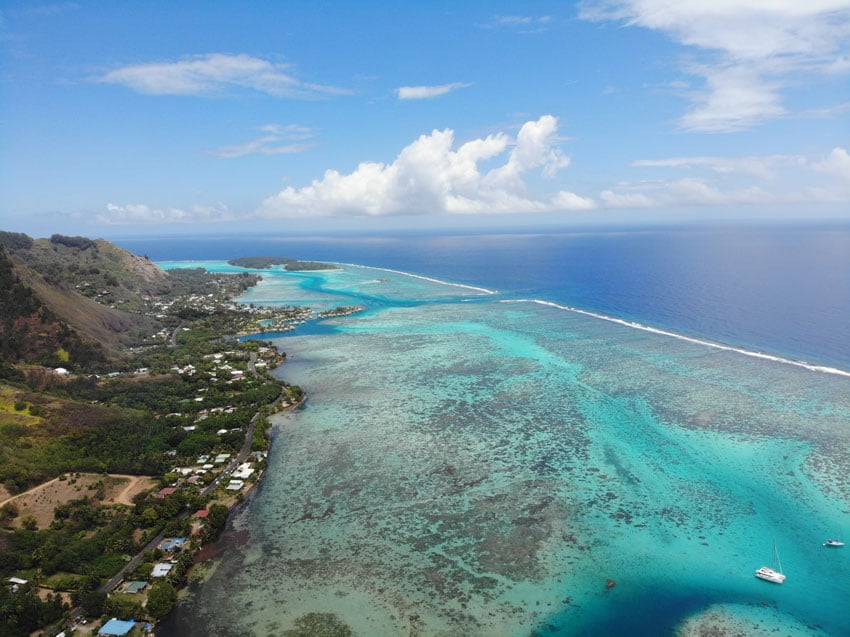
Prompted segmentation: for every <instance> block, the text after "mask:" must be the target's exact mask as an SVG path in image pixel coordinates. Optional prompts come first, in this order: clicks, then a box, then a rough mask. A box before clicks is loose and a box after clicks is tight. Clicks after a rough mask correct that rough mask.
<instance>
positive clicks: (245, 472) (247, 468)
mask: <svg viewBox="0 0 850 637" xmlns="http://www.w3.org/2000/svg"><path fill="white" fill-rule="evenodd" d="M252 473H254V467H253V466H251V464H250V463H248V462H243V463H242V464H240V465H239V467H238V468H237V469H236V471H234V472H233V477H234V478H237V479H239V480H245V479H247V478H250V477H251V474H252Z"/></svg>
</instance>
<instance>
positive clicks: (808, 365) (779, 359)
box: [499, 299, 850, 378]
mask: <svg viewBox="0 0 850 637" xmlns="http://www.w3.org/2000/svg"><path fill="white" fill-rule="evenodd" d="M499 302H500V303H537V304H538V305H547V306H549V307H554V308H557V309H559V310H565V311H567V312H575V313H576V314H583V315H584V316H590V317H592V318H596V319H601V320H603V321H608V322H609V323H616V324H617V325H624V326H626V327H631V328H634V329H636V330H643V331H644V332H651V333H652V334H659V335H661V336H669V337H671V338H677V339H679V340H680V341H687V342H688V343H694V344H696V345H702V346H704V347H713V348H714V349H720V350H724V351H727V352H736V353H738V354H743V355H744V356H752V357H753V358H761V359H763V360H768V361H773V362H775V363H784V364H785V365H794V366H795V367H802V368H803V369H808V370H809V371H812V372H822V373H824V374H834V375H836V376H845V377H847V378H850V372H847V371H845V370H843V369H838V368H836V367H827V366H825V365H813V364H811V363H807V362H805V361H796V360H793V359H791V358H783V357H782V356H774V355H773V354H765V353H763V352H753V351H751V350H748V349H741V348H739V347H732V346H731V345H723V344H722V343H715V342H713V341H706V340H704V339H701V338H694V337H692V336H685V335H684V334H677V333H676V332H668V331H667V330H662V329H658V328H657V327H650V326H649V325H643V324H641V323H635V322H634V321H627V320H625V319H619V318H615V317H613V316H606V315H605V314H598V313H596V312H590V311H588V310H581V309H579V308H577V307H570V306H569V305H559V304H557V303H553V302H552V301H543V300H541V299H516V300H507V299H506V300H503V301H499Z"/></svg>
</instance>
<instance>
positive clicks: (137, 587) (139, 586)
mask: <svg viewBox="0 0 850 637" xmlns="http://www.w3.org/2000/svg"><path fill="white" fill-rule="evenodd" d="M147 586H148V583H147V582H141V581H133V582H127V585H126V586H125V587H124V592H125V593H127V594H129V595H134V594H135V593H141V592H142V591H143V590H145V589H146V588H147Z"/></svg>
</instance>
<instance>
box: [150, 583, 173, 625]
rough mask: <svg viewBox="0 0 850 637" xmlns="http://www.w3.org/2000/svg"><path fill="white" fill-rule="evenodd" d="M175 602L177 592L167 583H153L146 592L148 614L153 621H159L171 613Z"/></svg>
mask: <svg viewBox="0 0 850 637" xmlns="http://www.w3.org/2000/svg"><path fill="white" fill-rule="evenodd" d="M176 602H177V591H175V590H174V587H173V586H172V585H171V584H169V583H168V582H155V583H154V585H153V586H151V588H150V590H149V591H148V603H147V609H148V613H149V614H150V615H151V617H153V618H154V619H161V618H162V617H165V616H166V615H168V613H170V612H171V609H172V608H174V604H175V603H176Z"/></svg>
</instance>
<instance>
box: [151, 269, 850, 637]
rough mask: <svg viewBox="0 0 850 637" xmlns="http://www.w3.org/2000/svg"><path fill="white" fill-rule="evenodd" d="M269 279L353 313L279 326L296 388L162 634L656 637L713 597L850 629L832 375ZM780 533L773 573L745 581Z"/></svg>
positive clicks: (361, 284) (406, 296) (631, 334)
mask: <svg viewBox="0 0 850 637" xmlns="http://www.w3.org/2000/svg"><path fill="white" fill-rule="evenodd" d="M204 267H207V268H208V269H214V268H215V267H216V266H215V263H214V262H206V263H204ZM264 277H265V280H264V282H263V283H262V284H261V285H260V286H258V287H257V288H255V289H253V290H251V291H249V293H248V294H246V296H245V297H244V298H243V301H245V302H261V303H280V304H296V303H307V304H310V305H311V306H316V307H317V308H319V309H323V308H324V307H325V306H333V305H347V304H354V303H356V304H362V305H366V306H367V308H368V310H367V311H366V312H364V313H362V314H358V315H355V316H351V317H346V318H343V319H333V320H329V321H326V322H325V327H326V328H329V329H325V330H323V332H324V333H323V334H321V335H310V334H305V335H299V333H298V332H295V333H294V335H293V336H288V337H286V338H282V339H279V340H278V341H277V344H278V346H279V347H280V348H281V349H282V350H284V351H285V352H286V353H287V356H288V362H287V363H286V364H285V365H284V366H283V367H282V368H280V369H279V370H278V373H279V374H280V375H281V376H282V377H283V378H285V379H286V380H287V381H289V382H292V383H296V384H299V385H301V386H302V387H304V388H305V389H306V390H307V392H308V394H309V396H310V398H309V400H308V403H307V405H306V406H305V407H304V408H303V409H301V410H299V411H297V412H295V413H291V414H288V415H285V416H283V417H281V418H280V420H279V422H278V424H277V427H276V437H275V442H274V445H273V448H272V452H271V455H270V469H269V472H268V474H267V476H266V477H265V479H264V482H263V484H262V487H261V488H260V490H259V491H258V492H257V494H256V496H255V497H254V499H253V500H252V502H251V503H250V505H249V506H248V507H246V508H245V509H243V510H242V511H241V512H240V514H239V515H238V516H237V518H236V519H235V521H234V524H235V526H236V527H237V528H239V529H244V530H247V532H248V536H249V540H248V542H247V543H246V544H245V545H244V546H242V547H239V548H235V549H232V550H230V551H229V552H228V553H227V554H226V556H225V557H224V558H223V559H222V560H221V562H220V564H219V565H218V566H217V568H216V570H215V572H214V573H212V574H211V576H210V577H209V580H208V581H207V582H206V584H205V585H204V586H203V587H201V588H199V589H198V590H197V591H196V592H195V593H194V594H193V595H192V596H190V598H188V599H187V600H186V601H185V602H183V603H182V604H181V607H180V610H179V612H178V614H177V616H176V617H175V618H174V623H172V624H171V625H170V628H168V629H167V630H168V631H172V632H171V634H217V635H229V634H234V635H235V634H239V635H244V634H255V635H271V634H277V633H280V632H282V631H283V630H285V629H286V628H290V627H291V626H292V625H293V622H294V620H295V619H296V618H298V617H299V616H303V615H304V614H306V613H308V612H329V613H335V614H336V615H337V616H338V617H339V618H341V619H342V620H343V621H345V622H347V623H348V624H349V625H350V626H352V628H353V629H354V630H355V633H356V634H359V635H383V634H385V635H396V634H404V635H407V634H415V635H529V634H532V631H537V632H538V634H541V635H547V634H560V635H597V634H598V635H605V634H618V633H619V634H638V635H640V634H645V635H664V634H673V633H674V631H675V630H676V627H677V626H678V625H679V624H680V623H681V622H682V621H684V620H685V619H687V618H688V617H689V616H691V615H693V614H695V613H699V612H701V611H703V610H705V609H708V608H709V607H711V606H712V605H715V604H735V605H736V606H735V608H736V613H737V614H739V615H740V614H746V613H747V612H748V609H753V612H754V613H761V614H760V615H759V620H758V621H759V622H760V623H761V625H762V626H764V625H766V624H769V623H770V622H771V621H773V622H775V624H776V626H775V627H776V628H781V629H783V630H784V631H785V632H784V633H783V634H813V635H814V634H829V635H846V634H850V621H848V619H847V617H846V611H845V605H846V600H847V599H848V598H850V549H844V550H840V549H839V550H827V549H824V548H822V547H821V543H822V542H823V540H824V539H826V538H827V537H831V536H835V535H838V534H841V533H842V531H844V530H845V528H846V527H847V526H848V511H850V506H848V504H850V477H848V476H850V471H848V470H849V469H850V445H848V438H850V391H848V390H850V379H848V378H847V377H845V376H841V375H836V374H827V373H822V372H816V371H810V370H807V369H804V368H800V367H797V366H793V365H788V364H784V363H781V362H777V361H769V360H763V359H759V358H753V357H750V356H746V355H742V354H741V353H738V352H734V351H727V350H719V349H715V348H711V347H706V346H704V345H700V344H698V343H692V342H687V341H683V340H679V339H676V338H671V337H668V336H664V335H660V334H653V333H650V332H646V331H643V330H638V329H633V328H631V327H628V326H626V325H621V324H616V323H611V322H609V321H604V320H600V319H597V318H594V317H591V316H587V315H583V314H579V313H575V312H571V311H567V310H564V309H559V308H557V307H553V306H548V305H541V304H538V303H531V302H515V303H503V302H501V301H503V300H505V299H503V298H502V297H501V296H500V295H498V294H496V295H494V294H486V293H485V292H484V291H477V290H474V289H472V288H468V287H458V286H449V285H445V284H441V283H439V282H435V281H428V280H425V279H422V278H413V277H407V276H404V275H402V274H399V273H395V272H390V271H385V270H371V269H365V268H359V267H346V268H345V269H344V270H339V271H328V272H322V273H310V274H309V275H303V274H298V275H295V274H284V273H276V272H265V273H264ZM774 539H775V540H776V542H777V544H778V546H779V550H780V554H781V557H782V563H783V566H784V570H785V573H786V575H787V576H788V579H787V581H786V583H785V584H784V585H782V586H776V585H770V584H767V583H765V582H762V581H760V580H757V579H756V578H754V577H753V571H754V570H755V569H756V568H757V567H759V566H761V565H763V564H767V565H769V564H770V561H771V555H772V546H773V541H774ZM608 579H611V580H614V581H615V582H616V585H615V586H613V587H611V588H609V587H607V586H606V582H607V580H608ZM765 608H767V609H769V610H770V611H775V612H773V614H768V615H767V616H766V617H765V616H763V615H764V612H765V611H764V609H765Z"/></svg>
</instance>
